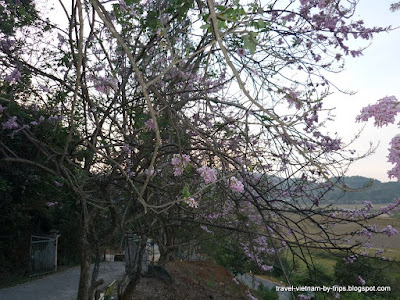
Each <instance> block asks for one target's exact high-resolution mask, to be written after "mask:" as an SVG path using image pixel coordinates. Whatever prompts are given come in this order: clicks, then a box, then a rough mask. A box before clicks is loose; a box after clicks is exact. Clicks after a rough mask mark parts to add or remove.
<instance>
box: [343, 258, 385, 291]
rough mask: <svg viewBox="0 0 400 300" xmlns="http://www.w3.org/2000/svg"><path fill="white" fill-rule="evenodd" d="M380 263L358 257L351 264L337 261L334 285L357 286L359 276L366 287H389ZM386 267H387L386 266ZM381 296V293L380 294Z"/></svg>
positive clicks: (382, 265)
mask: <svg viewBox="0 0 400 300" xmlns="http://www.w3.org/2000/svg"><path fill="white" fill-rule="evenodd" d="M384 266H385V264H382V262H381V261H373V260H372V259H370V258H366V257H358V258H357V260H355V261H354V262H353V263H350V264H346V263H345V262H344V260H339V261H338V262H337V263H336V266H335V278H336V279H335V283H336V284H338V285H346V286H347V285H355V286H359V285H360V283H359V282H358V276H361V277H362V278H363V279H364V280H365V282H366V285H368V286H387V285H390V282H391V280H390V278H389V275H388V273H387V272H386V270H385V269H383V270H382V268H383V267H384ZM387 266H388V265H387ZM380 295H383V293H380Z"/></svg>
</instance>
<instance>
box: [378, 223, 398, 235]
mask: <svg viewBox="0 0 400 300" xmlns="http://www.w3.org/2000/svg"><path fill="white" fill-rule="evenodd" d="M381 232H382V233H386V234H387V235H388V237H391V236H394V235H395V234H398V233H399V232H398V231H397V230H396V229H394V228H393V227H392V226H391V225H388V226H387V227H386V228H384V229H382V230H381Z"/></svg>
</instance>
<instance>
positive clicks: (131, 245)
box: [125, 233, 160, 274]
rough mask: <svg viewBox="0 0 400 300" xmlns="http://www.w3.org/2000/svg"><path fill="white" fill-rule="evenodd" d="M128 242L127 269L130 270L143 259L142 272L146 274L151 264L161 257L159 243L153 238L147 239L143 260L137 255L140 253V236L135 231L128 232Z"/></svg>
mask: <svg viewBox="0 0 400 300" xmlns="http://www.w3.org/2000/svg"><path fill="white" fill-rule="evenodd" d="M125 238H126V244H125V270H126V271H128V269H129V268H130V267H132V266H133V265H134V264H135V263H136V262H137V261H141V264H142V274H146V273H147V272H148V270H149V265H151V264H153V263H154V262H157V261H158V259H159V258H160V252H159V249H158V245H157V244H155V243H154V242H153V241H152V240H151V239H147V242H146V246H145V249H144V251H143V256H142V258H141V260H139V258H138V257H137V255H139V250H140V249H139V247H140V239H141V238H140V236H139V235H136V234H134V233H126V234H125Z"/></svg>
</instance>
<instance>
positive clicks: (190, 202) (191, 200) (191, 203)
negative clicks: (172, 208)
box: [185, 197, 199, 208]
mask: <svg viewBox="0 0 400 300" xmlns="http://www.w3.org/2000/svg"><path fill="white" fill-rule="evenodd" d="M185 202H186V203H187V204H188V205H189V206H190V207H191V208H198V207H199V203H198V202H197V201H196V200H195V199H194V198H193V197H188V198H186V199H185Z"/></svg>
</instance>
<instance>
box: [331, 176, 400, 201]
mask: <svg viewBox="0 0 400 300" xmlns="http://www.w3.org/2000/svg"><path fill="white" fill-rule="evenodd" d="M342 180H343V182H344V184H346V185H347V186H348V187H349V188H352V189H363V190H362V191H359V192H344V191H343V190H341V189H338V188H333V189H332V190H331V191H329V192H328V193H327V194H326V195H325V197H324V198H325V199H328V200H329V199H332V200H335V203H349V204H350V203H361V204H362V203H364V201H371V202H372V203H391V202H392V201H393V199H395V198H396V197H398V195H399V194H400V183H398V182H385V183H382V182H380V181H379V180H375V179H370V178H366V177H362V176H351V177H344V178H342ZM338 201H339V202H338Z"/></svg>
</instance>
